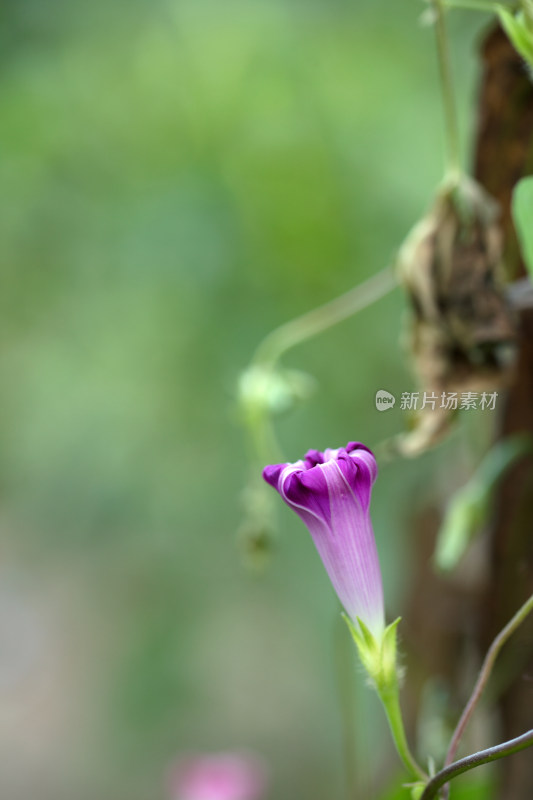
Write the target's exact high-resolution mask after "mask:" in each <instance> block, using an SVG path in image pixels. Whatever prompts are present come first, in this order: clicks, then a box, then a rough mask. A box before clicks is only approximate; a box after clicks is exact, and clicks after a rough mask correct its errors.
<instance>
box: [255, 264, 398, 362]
mask: <svg viewBox="0 0 533 800" xmlns="http://www.w3.org/2000/svg"><path fill="white" fill-rule="evenodd" d="M397 283H398V282H397V280H396V277H395V275H394V272H393V270H392V268H391V267H386V268H385V269H383V270H381V272H378V273H377V274H376V275H373V276H372V277H371V278H369V279H368V280H366V281H364V283H361V284H359V286H355V287H354V288H353V289H350V291H348V292H346V293H345V294H343V295H341V296H340V297H337V298H335V300H331V301H330V302H329V303H325V304H324V305H322V306H319V307H318V308H315V309H313V310H312V311H308V312H307V313H306V314H303V315H302V316H301V317H297V318H296V319H293V320H291V321H290V322H286V323H285V324H284V325H280V327H279V328H275V330H273V331H271V333H269V334H268V335H267V336H266V337H265V338H264V339H263V341H262V342H261V344H260V345H259V347H258V348H257V350H256V352H255V355H254V357H253V359H252V363H253V364H255V365H259V366H262V367H268V368H273V367H274V365H275V363H276V361H277V360H278V359H279V358H280V357H281V356H282V355H283V353H285V352H286V351H287V350H289V349H290V348H291V347H294V346H295V345H297V344H300V343H301V342H304V341H306V339H310V338H311V337H312V336H316V335H317V334H319V333H322V331H325V330H327V329H328V328H330V327H332V326H333V325H336V324H337V323H338V322H342V321H343V320H345V319H347V318H348V317H351V316H352V315H353V314H356V313H357V312H358V311H362V310H363V308H366V307H367V306H370V305H372V303H375V302H376V300H379V299H380V298H381V297H384V296H385V295H386V294H388V293H389V292H390V291H392V289H394V288H395V286H396V285H397Z"/></svg>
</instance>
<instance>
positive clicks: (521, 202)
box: [513, 176, 533, 278]
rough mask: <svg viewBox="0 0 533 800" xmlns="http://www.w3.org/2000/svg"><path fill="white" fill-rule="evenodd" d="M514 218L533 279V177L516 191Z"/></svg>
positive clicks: (522, 182)
mask: <svg viewBox="0 0 533 800" xmlns="http://www.w3.org/2000/svg"><path fill="white" fill-rule="evenodd" d="M513 217H514V223H515V225H516V230H517V233H518V238H519V239H520V244H521V247H522V255H523V256H524V261H525V262H526V266H527V268H528V270H529V275H530V277H531V278H533V176H531V177H529V178H523V180H521V181H520V183H519V184H518V185H517V187H516V189H515V190H514V194H513Z"/></svg>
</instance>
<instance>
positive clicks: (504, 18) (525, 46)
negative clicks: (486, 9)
mask: <svg viewBox="0 0 533 800" xmlns="http://www.w3.org/2000/svg"><path fill="white" fill-rule="evenodd" d="M498 16H499V18H500V22H501V24H502V27H503V29H504V30H505V33H506V34H507V36H508V37H509V39H510V40H511V42H512V44H513V47H514V48H515V50H516V51H517V52H518V53H520V55H521V56H522V58H524V59H525V60H526V61H527V62H528V64H531V65H533V36H532V34H531V31H530V20H529V17H526V15H525V14H524V12H523V11H519V12H518V13H517V14H512V13H511V12H510V11H509V9H507V8H505V7H504V6H498Z"/></svg>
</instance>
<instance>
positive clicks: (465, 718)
mask: <svg viewBox="0 0 533 800" xmlns="http://www.w3.org/2000/svg"><path fill="white" fill-rule="evenodd" d="M532 610H533V595H532V596H531V597H530V598H529V599H528V600H526V602H525V603H524V605H523V606H521V608H519V610H518V611H517V612H516V614H515V615H514V617H513V618H512V619H511V620H510V621H509V622H508V623H507V625H506V626H505V628H503V630H501V631H500V633H499V634H498V635H497V636H496V638H495V639H494V641H493V643H492V644H491V646H490V648H489V650H488V652H487V655H486V656H485V660H484V662H483V665H482V667H481V670H480V672H479V676H478V679H477V681H476V685H475V686H474V690H473V692H472V694H471V695H470V699H469V701H468V703H467V704H466V706H465V709H464V711H463V713H462V715H461V719H460V720H459V722H458V723H457V727H456V728H455V731H454V732H453V736H452V739H451V742H450V747H449V748H448V753H447V755H446V760H445V762H444V763H445V766H447V765H449V764H451V763H452V761H453V759H454V758H455V754H456V752H457V747H458V745H459V741H460V739H461V736H462V735H463V733H464V731H465V728H466V726H467V725H468V722H469V720H470V717H471V716H472V714H473V712H474V709H475V707H476V705H477V703H478V701H479V698H480V697H481V694H482V692H483V689H484V688H485V686H486V685H487V681H488V679H489V677H490V674H491V672H492V668H493V666H494V662H495V661H496V658H497V656H498V653H499V652H500V650H501V649H502V647H503V645H504V644H505V642H506V641H507V640H508V639H509V637H510V636H511V635H512V634H513V633H514V632H515V630H516V629H517V628H518V626H519V625H520V624H521V623H522V622H523V621H524V620H525V618H526V617H527V615H528V614H529V613H530V612H531V611H532ZM445 797H447V793H445Z"/></svg>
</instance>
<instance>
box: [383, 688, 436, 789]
mask: <svg viewBox="0 0 533 800" xmlns="http://www.w3.org/2000/svg"><path fill="white" fill-rule="evenodd" d="M377 691H378V695H379V697H380V700H381V702H382V703H383V707H384V709H385V713H386V715H387V720H388V722H389V727H390V730H391V733H392V738H393V739H394V744H395V745H396V750H397V752H398V755H399V756H400V758H401V760H402V763H403V765H404V766H405V768H406V770H407V772H408V773H409V775H410V776H411V778H413V780H417V781H419V780H422V781H424V782H426V781H427V780H428V776H427V775H426V773H425V772H424V770H423V769H422V768H421V767H419V765H418V764H417V763H416V760H415V758H414V756H413V754H412V753H411V751H410V749H409V745H408V744H407V737H406V735H405V728H404V726H403V719H402V712H401V710H400V697H399V690H398V686H397V685H396V686H395V687H394V688H392V687H387V688H386V689H380V688H379V687H378V688H377Z"/></svg>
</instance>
